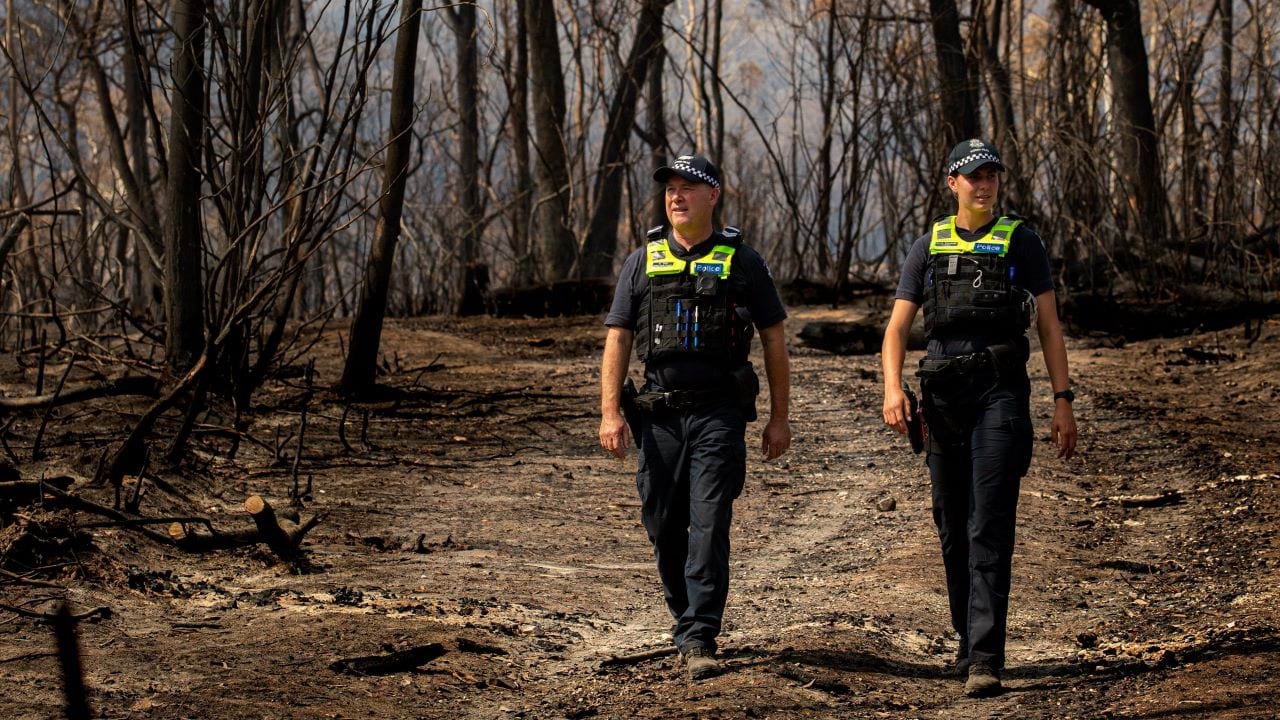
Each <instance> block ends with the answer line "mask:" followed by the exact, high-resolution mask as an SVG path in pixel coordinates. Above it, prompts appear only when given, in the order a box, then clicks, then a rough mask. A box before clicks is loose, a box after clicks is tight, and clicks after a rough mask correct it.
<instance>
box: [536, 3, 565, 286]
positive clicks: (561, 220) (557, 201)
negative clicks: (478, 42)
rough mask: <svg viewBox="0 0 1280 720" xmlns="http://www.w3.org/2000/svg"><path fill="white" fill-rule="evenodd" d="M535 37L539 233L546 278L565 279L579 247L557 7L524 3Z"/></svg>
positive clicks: (537, 228) (543, 271)
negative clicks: (571, 192)
mask: <svg viewBox="0 0 1280 720" xmlns="http://www.w3.org/2000/svg"><path fill="white" fill-rule="evenodd" d="M523 5H524V12H525V27H526V28H527V31H528V36H529V64H530V71H531V72H530V73H529V80H530V83H531V85H532V88H533V124H534V145H533V146H534V161H533V171H534V172H533V176H534V179H535V181H536V183H537V196H536V197H535V198H534V201H533V231H532V233H531V235H532V236H533V237H535V238H537V242H536V244H537V246H538V250H539V254H540V258H539V260H540V269H541V274H542V276H543V277H544V279H547V280H562V279H564V278H566V277H568V276H569V273H570V272H572V270H573V266H574V262H575V261H576V260H577V243H576V241H575V240H574V234H573V227H572V226H571V225H570V221H569V163H568V158H567V157H566V143H565V137H564V119H565V92H564V71H563V68H562V67H561V65H560V40H559V33H558V31H557V29H556V12H555V3H553V2H552V0H528V1H527V2H525V3H523Z"/></svg>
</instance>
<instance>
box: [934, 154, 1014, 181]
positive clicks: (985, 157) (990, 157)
mask: <svg viewBox="0 0 1280 720" xmlns="http://www.w3.org/2000/svg"><path fill="white" fill-rule="evenodd" d="M979 160H981V161H983V162H993V163H998V164H1003V163H1000V158H998V157H996V156H995V155H994V154H992V153H990V152H986V151H983V152H976V153H970V154H969V155H965V156H964V157H962V158H960V159H959V160H957V161H955V162H953V163H951V167H949V168H947V174H948V175H950V174H951V173H953V172H955V171H957V170H959V169H960V168H962V167H964V166H965V165H968V164H969V163H971V162H977V161H979Z"/></svg>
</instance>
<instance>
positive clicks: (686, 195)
mask: <svg viewBox="0 0 1280 720" xmlns="http://www.w3.org/2000/svg"><path fill="white" fill-rule="evenodd" d="M719 198H720V191H719V190H718V189H716V188H713V187H711V186H710V185H708V184H706V183H700V182H692V181H689V180H685V179H684V178H682V177H679V176H677V177H673V178H671V179H670V180H668V181H667V219H668V220H670V221H671V227H673V228H676V229H677V230H679V231H680V232H681V233H683V232H684V231H685V230H686V229H690V230H696V229H698V228H701V227H702V226H704V225H706V226H710V225H711V211H712V210H713V209H714V208H715V206H716V201H717V200H719Z"/></svg>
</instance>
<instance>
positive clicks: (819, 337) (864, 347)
mask: <svg viewBox="0 0 1280 720" xmlns="http://www.w3.org/2000/svg"><path fill="white" fill-rule="evenodd" d="M888 322H889V319H888V318H887V317H882V316H877V315H870V316H867V317H863V318H859V319H857V320H814V321H811V322H807V323H805V324H804V326H803V327H802V328H800V333H799V334H798V337H799V339H800V344H801V345H804V346H805V347H811V348H816V349H818V350H825V351H827V352H829V353H834V354H836V355H875V354H876V353H878V352H880V346H881V345H882V344H883V343H884V329H885V326H886V325H887V324H888ZM924 346H925V341H924V334H923V332H921V328H920V326H919V325H916V326H914V327H912V329H911V334H910V335H909V336H908V338H907V349H908V350H923V349H924Z"/></svg>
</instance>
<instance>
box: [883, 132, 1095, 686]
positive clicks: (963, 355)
mask: <svg viewBox="0 0 1280 720" xmlns="http://www.w3.org/2000/svg"><path fill="white" fill-rule="evenodd" d="M1004 170H1005V167H1004V165H1003V164H1002V163H1001V162H1000V156H999V154H998V153H997V152H996V150H995V148H993V147H992V146H991V145H989V144H987V143H985V142H983V141H982V140H966V141H964V142H961V143H960V144H959V145H956V147H955V148H954V149H953V150H952V151H951V154H950V156H949V157H948V159H947V165H946V169H945V172H946V175H947V187H949V188H950V189H951V192H952V194H953V195H954V196H955V199H956V206H957V207H956V213H955V215H951V216H947V217H944V218H941V219H939V220H937V221H936V222H934V224H933V227H932V228H931V229H930V231H929V233H928V234H926V235H924V236H923V237H921V238H919V239H917V240H916V241H915V243H914V244H913V245H912V246H911V250H910V252H909V254H908V255H907V261H906V265H905V266H904V267H903V271H902V279H901V281H900V282H899V284H898V290H897V293H896V295H895V298H896V299H895V301H894V306H893V312H892V315H891V317H890V319H889V326H888V328H887V329H886V330H885V336H884V347H883V363H884V381H885V389H884V421H885V423H886V424H887V425H889V426H891V427H893V428H894V429H896V430H897V431H898V432H906V430H907V421H908V419H909V418H910V405H909V401H908V399H907V398H906V395H905V393H904V392H903V385H902V379H901V377H902V363H903V359H904V357H905V355H906V345H907V335H908V333H909V331H910V328H911V322H912V320H913V319H914V318H915V315H916V310H917V309H918V308H919V307H920V306H921V305H922V304H923V305H924V319H925V332H926V335H927V337H928V347H927V353H926V357H925V358H924V359H922V360H921V364H920V369H919V371H918V372H917V373H916V374H917V375H918V376H919V377H920V378H921V409H922V410H923V415H924V422H925V425H926V428H927V431H928V439H927V443H926V445H927V453H928V454H927V456H926V458H927V459H926V462H927V464H928V467H929V474H930V476H931V478H932V486H933V519H934V522H935V524H936V525H937V527H938V536H939V539H940V540H941V542H942V560H943V566H944V567H945V569H946V580H947V595H948V598H949V600H950V606H951V623H952V626H953V627H954V628H955V630H956V633H958V634H959V636H960V648H959V651H958V653H957V656H956V659H957V670H958V671H959V672H962V673H963V672H964V669H965V668H966V666H967V669H968V679H967V682H966V683H965V692H966V694H968V695H970V696H975V697H980V696H987V695H994V694H997V693H999V692H1000V691H1001V689H1002V688H1001V685H1000V672H1001V670H1002V668H1003V666H1004V662H1005V626H1006V619H1007V616H1008V609H1009V586H1010V564H1011V561H1012V557H1013V543H1014V515H1015V511H1016V509H1017V505H1018V486H1019V483H1020V481H1021V478H1022V476H1023V475H1024V474H1025V473H1026V471H1027V468H1028V466H1029V464H1030V462H1031V442H1032V437H1031V433H1032V431H1031V419H1030V410H1029V402H1030V394H1031V385H1030V381H1029V380H1028V379H1027V372H1026V361H1027V359H1028V356H1029V355H1030V345H1029V343H1028V341H1027V338H1026V335H1025V330H1026V329H1027V328H1028V327H1029V326H1030V324H1031V321H1032V318H1035V326H1036V331H1037V332H1038V333H1039V336H1040V346H1041V348H1042V350H1043V353H1044V361H1045V365H1046V366H1047V367H1048V371H1049V380H1050V383H1051V384H1052V386H1053V401H1054V413H1053V422H1052V426H1051V436H1052V439H1053V441H1054V442H1055V443H1056V444H1057V446H1058V457H1059V458H1064V459H1069V458H1070V457H1071V456H1072V454H1073V453H1074V452H1075V445H1076V422H1075V417H1074V415H1073V414H1072V410H1071V402H1072V400H1074V399H1075V396H1074V394H1073V393H1072V392H1071V390H1070V388H1069V381H1068V374H1067V352H1066V347H1065V345H1064V344H1063V339H1062V328H1061V326H1060V325H1059V324H1058V313H1057V304H1056V301H1055V299H1054V292H1053V280H1052V276H1051V274H1050V270H1049V260H1048V257H1047V255H1046V254H1045V249H1044V244H1043V243H1042V242H1041V241H1040V237H1039V236H1038V235H1036V233H1035V232H1033V231H1032V230H1031V229H1029V228H1028V227H1027V225H1026V223H1025V222H1024V221H1023V220H1022V219H1021V218H1019V217H1017V216H1015V215H1001V214H999V213H997V212H996V211H995V207H996V201H997V198H998V197H999V192H1000V180H1001V173H1002V172H1004Z"/></svg>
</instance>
